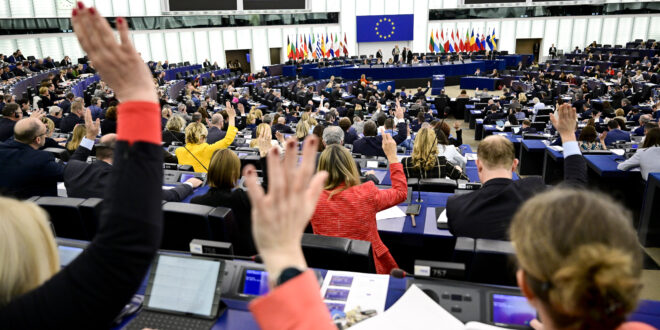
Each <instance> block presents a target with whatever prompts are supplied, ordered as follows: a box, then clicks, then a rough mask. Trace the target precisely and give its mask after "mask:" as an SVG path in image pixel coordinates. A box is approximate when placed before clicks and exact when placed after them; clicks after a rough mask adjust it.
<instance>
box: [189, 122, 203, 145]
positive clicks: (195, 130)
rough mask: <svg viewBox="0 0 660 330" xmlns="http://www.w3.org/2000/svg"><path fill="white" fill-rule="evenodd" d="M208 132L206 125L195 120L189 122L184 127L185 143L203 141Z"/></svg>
mask: <svg viewBox="0 0 660 330" xmlns="http://www.w3.org/2000/svg"><path fill="white" fill-rule="evenodd" d="M208 134H209V132H208V130H207V129H206V126H204V125H202V124H201V123H197V122H193V123H190V124H188V126H187V127H186V143H192V144H200V143H204V142H205V141H206V136H207V135H208Z"/></svg>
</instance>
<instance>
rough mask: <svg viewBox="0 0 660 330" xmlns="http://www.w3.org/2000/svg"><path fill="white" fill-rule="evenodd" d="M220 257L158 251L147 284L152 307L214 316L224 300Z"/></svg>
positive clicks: (149, 303)
mask: <svg viewBox="0 0 660 330" xmlns="http://www.w3.org/2000/svg"><path fill="white" fill-rule="evenodd" d="M221 266H222V262H221V261H220V260H212V259H206V258H197V257H190V256H173V255H164V254H161V255H158V258H157V261H156V265H155V270H154V268H152V272H151V276H150V280H149V286H148V287H147V295H146V301H147V303H146V305H147V307H148V308H149V309H155V310H161V311H167V312H174V313H184V314H194V315H199V316H203V317H208V318H214V317H215V316H216V314H217V310H218V305H219V303H220V282H221V277H220V275H221V268H222V267H221Z"/></svg>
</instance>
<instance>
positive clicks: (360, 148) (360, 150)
mask: <svg viewBox="0 0 660 330" xmlns="http://www.w3.org/2000/svg"><path fill="white" fill-rule="evenodd" d="M397 129H398V131H399V132H398V133H397V135H395V136H394V137H393V138H394V141H396V144H397V145H398V144H400V143H401V142H403V141H405V140H406V138H407V137H408V136H407V129H408V128H407V127H406V123H399V125H397ZM344 143H346V141H344ZM353 152H354V153H356V154H361V155H364V156H381V157H385V152H384V151H383V137H382V136H380V135H377V136H365V137H363V138H361V139H358V140H355V141H354V142H353Z"/></svg>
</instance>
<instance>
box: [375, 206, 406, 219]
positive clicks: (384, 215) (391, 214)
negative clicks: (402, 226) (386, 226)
mask: <svg viewBox="0 0 660 330" xmlns="http://www.w3.org/2000/svg"><path fill="white" fill-rule="evenodd" d="M405 216H406V213H405V212H403V211H402V210H401V208H399V207H398V206H392V207H390V208H389V209H386V210H382V211H380V212H378V213H376V220H385V219H392V218H401V217H405Z"/></svg>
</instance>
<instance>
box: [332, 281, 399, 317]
mask: <svg viewBox="0 0 660 330" xmlns="http://www.w3.org/2000/svg"><path fill="white" fill-rule="evenodd" d="M389 282H390V277H389V275H377V274H364V273H354V272H340V271H333V270H329V271H328V273H327V274H326V275H325V279H324V280H323V285H322V286H321V297H322V298H323V301H324V302H325V303H326V304H327V305H328V307H330V308H340V307H341V308H343V311H344V312H348V311H350V310H352V309H354V308H355V307H357V306H360V309H362V310H368V309H373V310H375V311H376V312H378V313H379V314H381V313H383V311H384V310H385V300H386V299H387V288H388V286H389Z"/></svg>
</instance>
